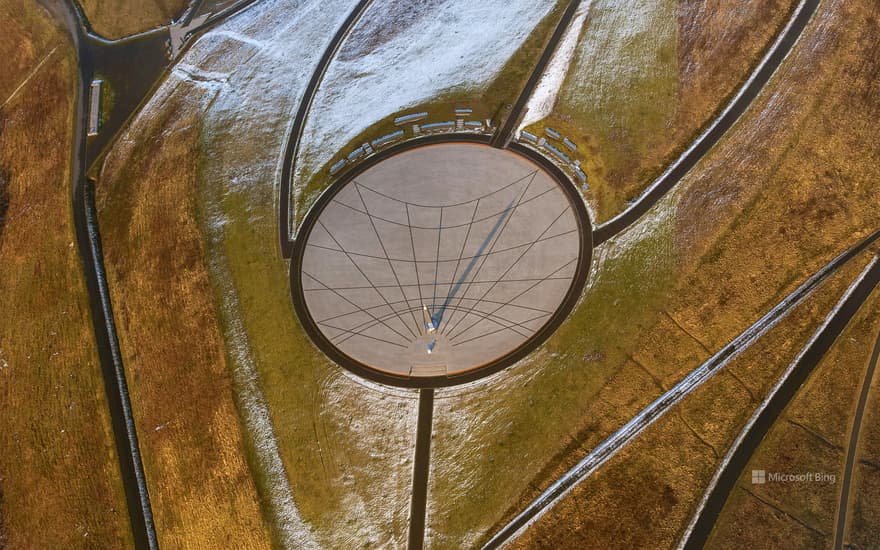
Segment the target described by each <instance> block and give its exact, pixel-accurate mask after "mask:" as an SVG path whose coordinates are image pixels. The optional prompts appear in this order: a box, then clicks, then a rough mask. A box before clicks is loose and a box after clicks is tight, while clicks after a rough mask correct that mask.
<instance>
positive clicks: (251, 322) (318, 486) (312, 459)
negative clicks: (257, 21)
mask: <svg viewBox="0 0 880 550" xmlns="http://www.w3.org/2000/svg"><path fill="white" fill-rule="evenodd" d="M562 6H563V5H562V4H560V7H559V8H557V10H556V11H555V12H554V13H553V14H551V15H549V16H548V17H547V18H546V19H545V20H544V21H542V23H541V25H540V26H539V27H538V28H537V29H536V31H535V33H534V34H533V36H532V37H531V38H530V39H529V40H527V41H526V43H525V44H524V45H523V47H522V48H521V49H520V50H519V51H518V52H517V53H516V54H515V55H514V58H513V60H512V61H510V62H508V63H507V64H506V65H505V67H504V68H503V69H502V70H501V72H500V73H499V75H498V76H497V77H496V79H495V80H494V81H493V82H492V83H491V84H490V85H489V87H488V88H487V89H488V90H491V91H492V92H491V93H492V94H493V95H492V96H489V95H488V92H485V91H481V92H479V93H469V94H468V93H464V92H461V93H456V94H454V95H450V96H445V97H443V98H438V99H436V100H435V101H433V102H431V103H429V104H426V105H423V106H419V107H418V108H427V109H428V110H442V109H448V110H449V112H450V113H451V109H452V106H453V104H457V103H456V102H457V101H461V102H462V103H463V104H466V105H468V106H472V107H474V109H475V113H476V115H475V118H478V117H481V116H482V118H485V117H487V116H492V114H493V113H496V112H498V111H499V110H500V109H501V108H502V106H503V105H504V104H505V103H510V102H512V101H513V100H514V99H515V93H516V90H517V89H519V88H520V87H521V85H522V82H521V80H524V79H525V78H526V77H527V76H528V72H527V71H526V70H525V69H524V67H525V68H528V66H529V65H530V61H531V59H532V57H533V56H535V55H536V54H537V52H539V51H540V49H541V48H542V46H543V43H544V40H545V39H546V37H547V36H549V33H550V32H551V31H552V28H553V24H554V23H555V19H554V17H558V12H559V11H560V8H561V7H562ZM490 98H491V99H490ZM383 124H386V125H387V122H385V123H379V124H378V125H375V126H372V127H370V128H368V129H366V130H364V131H363V132H362V134H361V136H363V138H364V139H365V138H367V137H373V136H377V135H380V134H381V133H383V132H386V131H388V128H387V127H386V126H383ZM280 130H281V128H279V131H280ZM265 131H270V130H265ZM211 135H213V136H214V137H213V138H212V139H209V143H208V145H207V147H208V149H209V150H211V151H213V153H212V156H213V158H214V159H216V161H217V162H218V163H219V164H227V165H233V166H234V165H245V164H247V163H248V162H251V163H254V164H256V163H258V159H261V158H262V156H263V155H264V154H265V153H264V152H263V151H262V150H261V148H260V146H259V145H260V144H259V141H258V140H257V141H254V140H252V139H250V140H249V139H248V138H247V136H245V138H244V139H242V138H241V137H238V134H237V133H236V132H235V131H233V130H232V129H231V128H222V127H221V128H215V129H213V130H212V132H211ZM361 136H359V137H358V138H357V139H356V140H354V142H355V143H360V142H362V141H363V139H362V138H361ZM209 172H210V169H209ZM218 177H219V175H217V176H213V177H212V176H211V175H210V173H209V176H208V177H206V181H207V182H208V183H209V189H208V195H207V199H206V200H207V201H208V202H209V203H211V204H216V205H219V207H220V208H221V212H222V214H223V215H224V219H225V223H224V225H223V235H222V244H221V243H218V246H217V248H216V249H214V250H212V252H211V255H212V257H223V258H224V260H225V263H226V265H227V269H228V274H229V275H231V278H232V280H233V281H234V286H235V290H236V294H237V298H238V300H239V302H240V310H239V312H234V313H233V315H241V319H242V320H243V321H244V326H245V329H246V331H247V344H248V346H249V348H250V350H251V353H252V355H253V359H254V362H255V365H256V367H257V370H258V371H259V373H260V377H261V381H262V386H263V390H264V392H265V396H266V399H267V402H268V404H269V406H270V410H271V412H272V417H273V421H274V427H275V431H276V435H277V436H278V439H279V446H280V450H281V454H282V458H283V459H284V462H285V464H286V465H287V466H288V475H289V476H290V482H291V485H292V488H293V492H294V495H296V499H297V505H298V507H299V510H300V512H301V513H302V515H303V517H304V518H305V519H307V520H308V521H309V522H310V523H311V524H312V525H314V526H315V527H316V528H317V530H318V534H319V537H323V540H324V542H325V543H327V544H330V545H331V546H332V545H338V544H345V543H348V542H350V541H351V540H352V537H353V538H354V540H356V539H357V538H358V537H363V538H362V541H363V542H364V543H365V544H370V543H371V541H372V543H373V544H376V543H377V541H376V540H373V539H372V538H371V536H370V535H368V534H366V532H365V531H362V530H359V529H361V528H362V527H363V525H358V523H360V524H370V523H374V522H375V521H376V519H375V518H377V517H378V518H381V517H383V516H384V515H387V516H388V520H387V523H386V524H385V525H384V526H383V527H382V528H383V529H385V530H386V531H387V533H386V534H385V536H386V537H388V539H389V540H391V541H395V540H396V541H398V542H400V541H402V540H403V537H405V536H406V520H407V514H408V509H407V505H408V501H407V499H408V491H409V483H410V479H409V477H410V471H409V468H410V467H411V466H410V465H409V453H410V452H411V449H412V441H411V437H412V435H413V431H414V425H413V424H412V420H413V418H412V414H413V412H414V409H415V401H414V399H415V396H414V395H412V394H410V395H408V396H407V395H405V394H399V393H395V394H394V395H387V396H384V397H381V396H379V397H377V394H376V393H375V391H374V390H372V389H367V388H362V387H358V386H357V385H355V384H352V383H351V382H350V381H349V380H348V378H346V377H342V376H340V375H339V373H338V370H337V369H334V368H333V367H332V366H331V365H330V364H329V363H328V362H327V361H326V359H324V358H323V357H322V356H320V355H319V354H317V353H316V351H315V349H314V348H313V346H312V345H311V343H310V342H309V340H308V338H307V337H306V336H305V334H304V333H303V331H302V329H301V327H300V326H299V324H298V322H297V320H296V318H295V315H294V314H293V311H292V308H291V306H290V298H289V293H288V291H287V288H288V282H287V281H288V276H287V265H286V262H282V261H280V260H279V257H278V252H277V249H276V244H275V238H274V231H275V230H276V229H275V215H276V214H275V212H274V205H273V197H272V192H273V190H272V188H271V187H269V186H263V187H260V188H251V187H238V186H236V187H235V188H233V189H227V188H223V187H220V185H221V184H222V182H221V181H218V180H217V178H218ZM326 184H327V180H326V176H325V175H324V174H323V173H319V174H318V176H316V177H315V178H314V179H313V180H312V181H311V182H310V183H309V186H308V190H309V194H316V192H317V191H319V190H320V189H322V188H323V186H326ZM255 205H258V206H255ZM299 206H300V207H299V208H298V211H299V212H302V211H304V206H303V205H299ZM218 276H224V275H223V274H221V275H218ZM358 403H360V406H358ZM368 403H369V404H370V405H367V404H368ZM349 407H354V408H357V409H358V410H360V411H361V413H360V414H361V415H362V417H361V418H352V416H351V414H350V412H348V410H349ZM389 410H390V411H395V412H394V413H393V414H389V412H388V411H389ZM365 423H366V424H372V425H374V429H373V430H371V431H372V432H373V433H372V434H371V435H366V434H367V432H364V431H362V430H363V425H364V424H365ZM342 442H346V443H344V444H343V443H342ZM401 455H402V456H401ZM385 457H387V458H388V460H393V461H394V464H393V466H388V465H385V466H378V465H377V464H378V462H377V461H381V460H383V459H384V458H385ZM317 464H320V465H321V467H320V469H317V468H316V467H315V465H317ZM361 510H364V511H366V514H364V513H363V512H361ZM356 515H360V516H361V517H360V518H357V517H356ZM364 515H367V516H368V517H370V518H372V519H371V520H370V521H367V522H364V521H363V516H364ZM379 540H382V539H381V538H380V539H379ZM389 543H390V542H389Z"/></svg>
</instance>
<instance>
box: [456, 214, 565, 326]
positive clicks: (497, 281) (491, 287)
mask: <svg viewBox="0 0 880 550" xmlns="http://www.w3.org/2000/svg"><path fill="white" fill-rule="evenodd" d="M570 209H571V205H566V206H565V208H563V209H562V212H560V213H559V215H558V216H556V217H555V218H553V221H552V222H550V225H548V226H547V228H546V229H544V231H542V232H541V234H540V235H538V238H541V237H542V236H543V235H544V234H545V233H547V232H548V231H550V228H551V227H553V226H554V225H556V222H558V221H559V218H561V217H562V215H563V214H565V213H566V212H568V211H569V210H570ZM499 238H500V235H499ZM496 242H498V241H496ZM537 242H538V241H537V240H535V241H532V242H531V244H529V246H528V248H526V249H525V250H523V251H522V253H520V255H519V256H518V257H517V258H516V260H514V261H513V263H512V264H510V266H509V267H508V268H507V269H506V270H504V273H502V274H501V277H499V278H498V280H496V281H495V282H494V283H492V286H490V287H489V288H488V289H487V290H486V292H484V293H483V294H482V296H480V299H482V298H485V297H486V296H488V294H489V293H490V292H492V289H494V288H495V287H496V286H498V283H500V282H502V281H503V280H504V277H505V275H507V274H508V273H510V270H511V269H513V268H514V266H515V265H516V264H518V263H519V261H520V260H522V259H523V257H524V256H525V255H526V254H528V252H529V250H531V249H532V247H534V246H535V243H537ZM470 288H471V287H468V290H470ZM462 320H464V317H463V318H462V319H459V320H458V321H457V322H456V323H455V325H453V326H451V327H450V328H449V333H450V341H451V334H452V331H454V330H455V328H456V327H457V326H458V325H460V324H461V322H462ZM474 324H475V323H474ZM474 324H471V325H469V326H468V328H466V329H464V331H462V332H466V331H467V330H468V329H470V328H471V327H472V326H474Z"/></svg>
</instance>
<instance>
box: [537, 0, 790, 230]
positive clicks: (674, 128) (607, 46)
mask: <svg viewBox="0 0 880 550" xmlns="http://www.w3.org/2000/svg"><path fill="white" fill-rule="evenodd" d="M792 5H793V2H792V1H790V0H771V1H764V0H750V1H748V2H739V3H736V4H732V3H730V2H724V1H723V0H713V1H710V2H693V1H689V0H682V1H680V2H676V1H674V0H665V1H664V2H660V3H656V4H653V5H652V6H650V7H648V6H647V5H644V4H639V3H635V2H630V1H621V0H596V1H594V2H593V5H592V7H591V8H590V14H589V19H588V22H587V24H586V25H585V29H584V33H583V35H582V38H581V42H580V43H579V46H578V49H577V50H576V53H575V58H574V59H573V61H572V66H571V69H570V71H569V73H568V75H567V76H566V80H565V83H564V84H563V87H562V90H561V91H560V94H559V98H558V101H557V104H556V107H555V109H554V111H553V112H552V113H551V115H550V116H549V117H548V118H547V119H545V120H543V121H539V122H538V123H536V124H534V125H532V126H531V127H530V129H531V130H532V131H534V132H538V133H539V132H541V131H543V128H544V127H545V126H551V127H553V128H555V129H557V130H559V131H561V132H562V133H563V134H564V135H567V136H569V137H570V138H571V139H572V140H573V141H574V142H575V143H577V144H578V146H579V151H580V155H582V157H583V159H584V162H583V167H584V169H585V173H586V174H587V177H588V179H589V181H590V185H591V191H590V192H589V193H588V194H587V195H586V197H587V199H588V200H589V202H590V203H591V205H592V207H593V209H594V211H595V212H596V213H597V218H598V219H597V220H594V221H596V222H603V221H605V220H607V219H609V218H610V217H612V216H613V215H614V214H616V213H617V212H620V211H621V210H622V209H623V208H624V207H625V202H626V200H627V199H629V198H632V197H634V196H636V195H638V194H639V193H640V192H641V190H642V189H643V188H644V187H645V186H646V185H647V184H648V183H649V182H650V181H651V179H652V178H653V177H655V176H656V175H657V174H659V173H660V171H661V170H662V169H663V168H664V167H665V166H666V165H667V164H668V163H669V162H670V161H671V160H672V159H673V158H674V157H675V155H676V154H677V153H678V152H680V151H681V150H683V149H684V147H686V146H687V145H688V144H689V142H690V141H691V140H692V139H693V138H694V137H695V136H696V135H697V133H698V131H699V129H700V128H701V127H703V126H704V125H705V124H706V123H707V122H708V121H709V120H710V118H711V116H712V115H713V113H715V112H716V111H717V110H718V109H719V108H720V107H722V106H723V105H724V103H725V102H726V100H727V98H728V97H730V96H731V95H732V94H733V93H734V91H735V89H736V88H737V86H738V85H739V84H740V83H741V82H743V81H744V80H745V78H746V77H747V75H748V74H749V72H750V70H751V68H752V67H753V66H754V65H755V63H756V62H757V60H758V58H759V57H760V55H761V53H762V52H763V50H764V48H765V47H766V46H767V44H769V42H770V40H771V39H772V38H773V37H774V36H775V34H776V32H777V31H778V30H779V29H780V28H781V26H782V25H783V24H784V22H785V21H786V20H787V16H788V13H789V8H790V7H791V6H792Z"/></svg>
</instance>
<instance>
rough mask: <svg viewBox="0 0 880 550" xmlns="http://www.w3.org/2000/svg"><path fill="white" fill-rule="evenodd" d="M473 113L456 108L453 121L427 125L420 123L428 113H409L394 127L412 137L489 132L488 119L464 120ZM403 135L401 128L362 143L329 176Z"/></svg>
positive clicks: (396, 120) (331, 167)
mask: <svg viewBox="0 0 880 550" xmlns="http://www.w3.org/2000/svg"><path fill="white" fill-rule="evenodd" d="M473 112H474V111H473V109H467V108H458V109H455V120H444V121H440V122H429V123H427V124H422V123H421V122H422V121H423V120H425V119H427V118H428V112H427V111H421V112H418V113H409V114H406V115H401V116H399V117H396V118H395V119H394V125H395V126H407V125H408V126H409V128H410V131H411V132H412V134H413V135H414V136H418V135H420V134H423V133H435V132H448V131H468V132H483V131H490V130H491V128H492V121H491V120H489V119H486V121H485V122H483V121H479V120H465V117H468V116H471V115H473ZM405 133H406V131H405V129H403V128H401V129H400V130H396V131H394V132H391V133H390V134H385V135H384V136H381V137H378V138H376V139H374V140H372V141H368V142H364V143H362V144H361V145H360V147H358V148H357V149H355V150H353V151H351V152H350V153H349V154H348V155H346V156H345V157H343V158H341V159H340V160H338V161H337V162H335V163H333V165H331V166H330V175H331V176H335V175H336V174H338V173H339V172H340V171H341V170H342V169H343V168H345V167H346V166H349V165H351V164H354V163H355V162H357V161H358V160H359V159H361V158H362V157H367V156H369V155H372V154H373V153H374V152H375V151H376V149H381V148H383V147H386V146H388V145H391V144H392V143H394V142H396V141H399V140H401V139H403V137H404V135H405Z"/></svg>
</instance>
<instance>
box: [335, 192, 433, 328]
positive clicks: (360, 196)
mask: <svg viewBox="0 0 880 550" xmlns="http://www.w3.org/2000/svg"><path fill="white" fill-rule="evenodd" d="M352 183H354V190H355V191H357V194H358V198H360V199H361V204H363V205H364V211H366V212H367V217H368V218H369V219H370V227H372V228H373V233H375V234H376V239H378V240H379V246H380V247H382V253H383V254H385V260H387V261H388V267H390V268H391V273H392V274H393V275H394V282H396V283H397V288H398V290H400V295H401V296H403V299H404V300H405V299H406V294H404V293H403V287H402V286H400V278H399V277H398V276H397V270H395V269H394V264H393V263H391V259H390V258H389V257H388V251H387V250H385V243H383V242H382V236H381V235H379V230H378V229H376V223H375V222H374V221H373V217H372V216H370V209H369V208H367V203H366V202H364V197H363V195H361V190H360V189H359V188H358V182H357V181H354V182H352ZM321 226H322V227H323V226H324V224H321ZM324 229H325V230H326V229H327V228H326V227H324ZM334 240H336V239H334ZM336 244H339V243H338V242H337V243H336ZM341 246H342V245H340V248H341ZM343 252H345V251H344V250H343ZM345 253H346V255H348V253H347V252H345ZM413 259H415V258H413ZM416 271H418V264H416ZM376 292H379V291H378V289H377V290H376ZM379 294H382V293H381V292H379ZM383 299H384V295H383ZM385 303H388V300H385ZM388 307H391V306H388ZM411 315H412V320H413V323H414V324H415V326H416V329H418V327H419V322H418V321H417V320H416V316H415V314H411ZM400 321H401V322H403V318H401V319H400ZM413 336H415V334H413Z"/></svg>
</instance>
